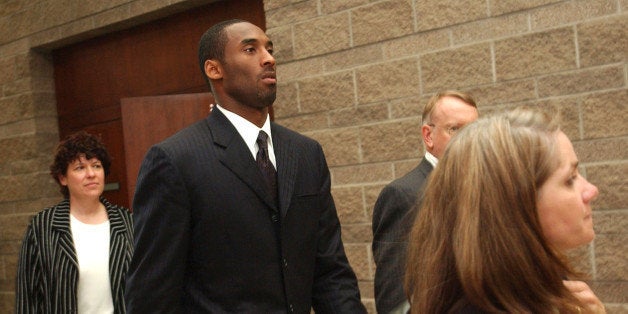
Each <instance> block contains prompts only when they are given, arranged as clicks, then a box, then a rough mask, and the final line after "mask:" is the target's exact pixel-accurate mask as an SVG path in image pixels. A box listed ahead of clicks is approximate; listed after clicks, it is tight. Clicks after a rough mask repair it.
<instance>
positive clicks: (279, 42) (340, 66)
mask: <svg viewBox="0 0 628 314" xmlns="http://www.w3.org/2000/svg"><path fill="white" fill-rule="evenodd" d="M265 7H266V20H267V27H268V34H269V35H270V36H271V38H272V39H273V41H274V43H275V50H276V56H277V59H278V64H279V66H278V75H279V81H280V84H281V86H280V87H279V95H278V100H277V101H276V105H275V117H276V120H277V121H278V122H279V123H282V124H284V125H286V126H289V127H291V128H294V129H297V130H299V131H301V132H302V133H304V134H307V135H309V136H311V137H313V138H315V139H317V140H319V141H320V142H321V144H322V145H323V148H324V150H325V153H326V154H327V158H328V162H329V165H330V168H331V172H332V184H333V194H334V196H335V199H336V203H337V207H338V210H339V215H340V219H341V223H342V226H343V238H344V241H345V246H346V250H347V253H348V255H349V259H350V262H351V264H352V265H353V267H354V269H355V271H356V273H357V275H358V277H359V280H360V287H361V290H362V296H363V299H364V303H365V304H366V305H367V306H368V307H369V309H370V311H371V312H375V310H374V302H373V276H374V271H375V265H374V263H373V260H372V252H371V249H370V244H371V240H372V233H371V215H372V209H373V205H374V203H375V199H376V198H377V195H378V194H379V191H380V190H381V188H382V187H383V186H384V185H385V184H387V183H388V182H390V181H391V180H392V179H394V178H397V177H400V176H401V175H403V174H405V173H406V172H408V171H409V170H410V169H412V168H414V167H415V166H416V165H417V164H418V162H419V159H420V158H421V157H422V154H423V147H422V141H421V138H420V112H421V109H422V107H423V105H424V103H425V101H426V99H427V98H429V96H431V95H432V94H433V93H435V92H436V91H439V90H441V89H450V88H456V89H461V90H464V91H468V92H470V93H472V94H473V95H474V96H475V98H476V99H477V100H478V103H479V108H480V114H488V113H490V112H492V111H495V110H502V109H505V108H510V107H513V106H517V105H534V106H536V105H538V106H541V107H544V108H548V109H551V110H553V111H555V112H558V113H560V114H561V116H562V117H563V121H564V125H563V129H564V130H565V132H566V133H567V135H568V136H569V137H570V138H571V139H572V141H573V143H574V146H575V149H576V151H577V153H578V155H579V158H580V162H581V165H582V166H581V171H582V172H583V173H584V174H585V175H586V177H587V178H588V179H589V180H590V181H591V182H593V183H594V184H596V185H597V186H598V187H599V189H600V191H601V193H600V197H599V198H598V200H597V202H596V203H595V204H594V209H595V224H596V225H595V229H596V232H597V238H596V240H595V241H594V243H593V244H592V245H590V246H588V247H587V248H585V249H582V250H579V251H578V252H574V255H575V256H580V257H584V259H583V262H581V263H580V264H578V267H579V268H580V269H582V270H583V271H586V272H588V273H589V274H591V277H592V279H593V281H592V282H593V287H594V289H595V291H596V292H597V293H598V296H599V297H600V298H601V299H602V300H603V301H604V302H605V303H606V304H607V306H608V310H609V312H611V313H626V312H628V293H627V291H628V262H627V261H628V245H627V243H628V233H627V230H628V194H627V192H628V189H627V188H626V182H627V178H628V108H627V106H626V101H627V100H628V92H627V78H628V77H627V69H628V66H627V63H626V59H627V57H628V14H627V10H628V1H616V0H612V1H609V0H588V1H559V0H534V1H530V0H388V1H384V0H382V1H372V0H371V1H369V0H351V1H349V0H347V1H335V0H318V1H316V0H310V1H290V0H272V1H266V2H265Z"/></svg>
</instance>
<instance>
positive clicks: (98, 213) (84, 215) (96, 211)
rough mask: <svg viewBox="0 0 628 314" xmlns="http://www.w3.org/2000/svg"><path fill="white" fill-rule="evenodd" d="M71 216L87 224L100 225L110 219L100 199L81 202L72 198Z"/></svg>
mask: <svg viewBox="0 0 628 314" xmlns="http://www.w3.org/2000/svg"><path fill="white" fill-rule="evenodd" d="M70 214H71V215H72V216H74V218H76V219H78V220H79V221H80V222H82V223H86V224H100V223H103V222H105V221H106V220H107V219H109V216H108V215H107V210H106V208H105V205H103V204H102V203H101V202H100V200H99V199H96V200H81V199H75V198H72V197H70Z"/></svg>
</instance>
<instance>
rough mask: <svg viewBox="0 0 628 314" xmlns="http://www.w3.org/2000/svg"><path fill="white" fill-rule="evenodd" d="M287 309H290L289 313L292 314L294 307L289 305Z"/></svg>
mask: <svg viewBox="0 0 628 314" xmlns="http://www.w3.org/2000/svg"><path fill="white" fill-rule="evenodd" d="M289 308H290V312H292V313H294V307H293V306H292V304H290V306H289Z"/></svg>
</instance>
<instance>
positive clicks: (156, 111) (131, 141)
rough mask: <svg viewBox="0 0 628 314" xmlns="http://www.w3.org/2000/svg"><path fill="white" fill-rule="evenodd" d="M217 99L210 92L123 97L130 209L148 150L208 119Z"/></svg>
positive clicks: (123, 128) (122, 108) (123, 122)
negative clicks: (178, 132)
mask: <svg viewBox="0 0 628 314" xmlns="http://www.w3.org/2000/svg"><path fill="white" fill-rule="evenodd" d="M212 102H213V97H212V95H211V94H210V93H198V94H183V95H168V96H151V97H133V98H122V99H121V102H120V105H121V110H122V130H123V134H124V151H125V161H126V176H127V180H126V187H125V188H126V190H127V191H128V204H129V208H130V207H131V206H132V204H133V194H134V193H135V183H136V181H137V175H138V173H139V169H140V165H141V163H142V160H143V159H144V155H146V152H147V151H148V149H149V148H150V147H151V146H152V145H153V144H156V143H158V142H160V141H162V140H164V139H166V138H167V137H169V136H170V135H172V134H174V133H176V132H177V131H179V130H181V129H183V128H185V127H186V126H189V125H190V124H192V123H194V122H196V121H198V120H201V119H204V118H206V117H207V115H208V114H209V112H210V109H209V106H210V104H211V103H212Z"/></svg>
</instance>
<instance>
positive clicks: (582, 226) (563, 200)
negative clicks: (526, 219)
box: [536, 132, 598, 251]
mask: <svg viewBox="0 0 628 314" xmlns="http://www.w3.org/2000/svg"><path fill="white" fill-rule="evenodd" d="M556 139H557V145H558V150H559V154H558V155H559V156H558V158H559V162H560V164H559V166H558V168H557V169H556V170H555V171H554V173H552V174H551V175H550V177H549V178H548V179H547V181H545V183H543V185H542V186H541V187H540V188H539V192H538V199H537V202H536V206H537V210H538V214H539V219H540V222H541V228H542V229H543V233H544V234H545V237H546V238H547V239H548V241H549V242H550V243H551V244H552V245H553V246H554V247H556V248H558V249H559V250H563V251H564V250H568V249H573V248H576V247H578V246H581V245H584V244H587V243H589V242H591V241H592V240H593V238H594V237H595V232H594V231H593V219H592V211H591V201H592V200H594V199H595V198H596V197H597V195H598V190H597V187H595V185H593V184H591V183H589V181H587V180H586V179H585V178H583V177H582V176H581V175H580V174H579V173H578V158H577V157H576V153H575V152H574V150H573V146H572V145H571V142H570V141H569V139H568V138H567V136H566V135H565V134H564V133H563V132H558V133H557V135H556Z"/></svg>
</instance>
